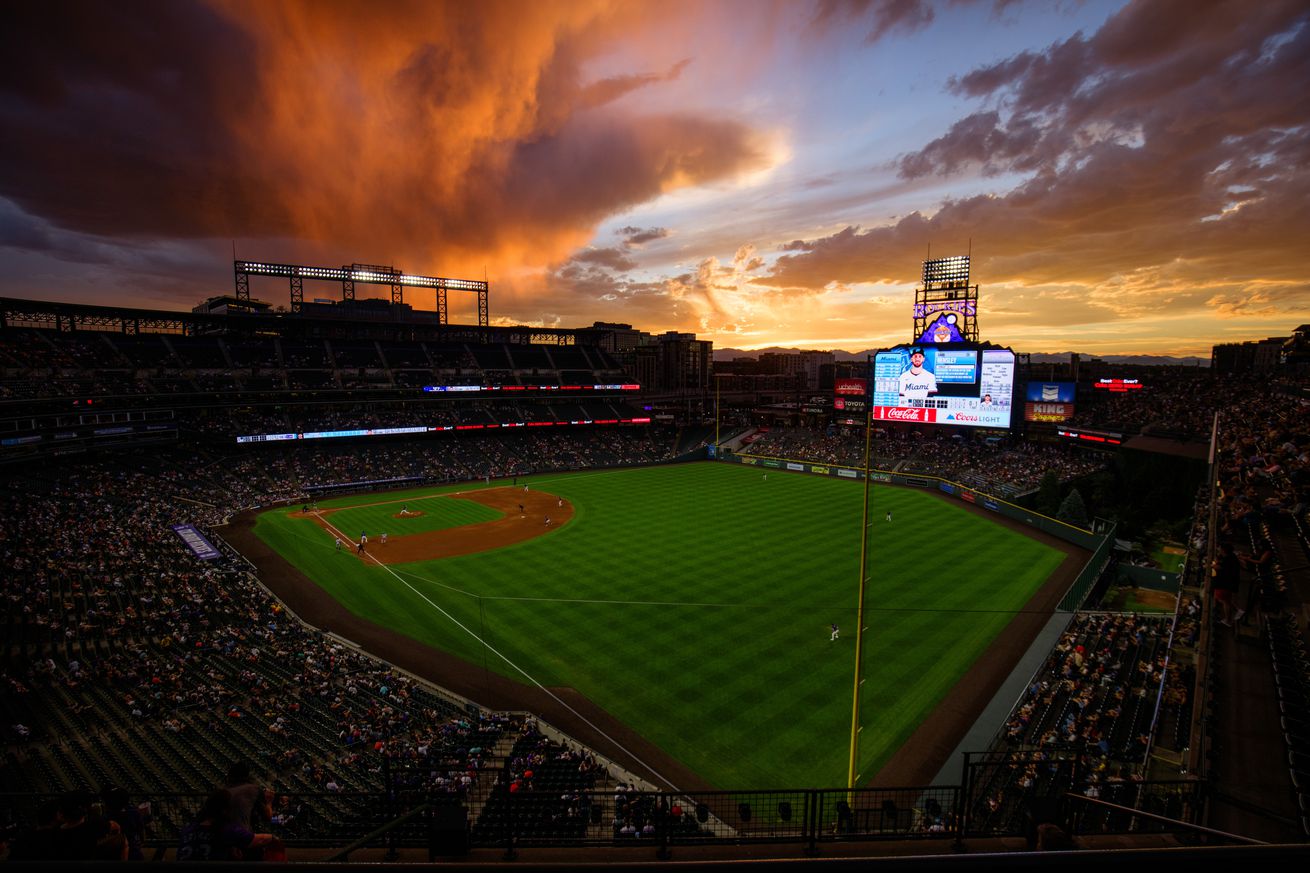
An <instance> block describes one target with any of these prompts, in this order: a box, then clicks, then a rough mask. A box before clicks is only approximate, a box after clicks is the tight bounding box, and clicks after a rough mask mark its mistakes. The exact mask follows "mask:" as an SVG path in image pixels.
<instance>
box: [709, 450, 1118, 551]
mask: <svg viewBox="0 0 1310 873" xmlns="http://www.w3.org/2000/svg"><path fill="white" fill-rule="evenodd" d="M718 455H719V457H718V460H720V461H725V462H728V463H733V464H744V465H747V466H754V467H761V468H763V469H769V470H787V471H789V472H793V473H809V474H811V475H815V476H836V477H838V478H841V479H854V480H860V479H863V478H864V470H863V469H862V468H860V467H850V466H845V465H842V464H817V463H814V462H812V461H795V460H791V459H790V458H775V457H771V456H769V455H751V454H738V453H736V452H732V451H720V452H719V453H718ZM869 476H870V478H871V479H872V480H873V481H874V482H882V483H884V484H887V485H909V486H912V487H915V488H931V489H936V490H938V491H941V492H942V493H944V494H950V495H951V496H953V497H958V498H959V499H960V500H962V501H964V502H965V503H972V504H974V505H975V506H981V507H983V508H984V509H989V510H991V511H992V512H995V513H997V514H998V515H1003V516H1005V517H1006V518H1011V519H1014V520H1015V521H1021V522H1023V523H1024V524H1026V525H1028V526H1029V527H1035V528H1037V529H1038V530H1040V531H1042V532H1043V533H1048V534H1051V535H1052V536H1056V537H1059V538H1060V539H1062V540H1064V541H1065V542H1069V543H1073V544H1074V545H1076V546H1078V547H1080V548H1084V549H1087V550H1089V551H1094V550H1095V549H1096V548H1097V547H1098V546H1100V545H1101V544H1102V543H1103V542H1104V541H1105V539H1106V538H1105V537H1104V536H1100V535H1098V534H1094V533H1092V532H1091V531H1089V530H1084V529H1083V528H1080V527H1075V526H1073V525H1071V524H1067V523H1065V522H1063V521H1060V520H1059V519H1055V518H1050V517H1049V516H1045V515H1042V514H1041V513H1037V512H1033V511H1032V510H1031V509H1025V508H1024V507H1022V506H1018V505H1017V504H1014V503H1010V502H1009V501H1007V500H1003V499H1001V498H1000V497H997V496H995V495H992V494H987V493H986V492H983V491H980V490H978V489H977V488H972V487H970V486H968V485H961V484H960V483H958V482H952V481H950V480H948V479H942V478H940V477H937V476H928V475H924V474H919V473H897V472H894V471H891V470H877V469H875V470H872V471H871V472H870V473H869Z"/></svg>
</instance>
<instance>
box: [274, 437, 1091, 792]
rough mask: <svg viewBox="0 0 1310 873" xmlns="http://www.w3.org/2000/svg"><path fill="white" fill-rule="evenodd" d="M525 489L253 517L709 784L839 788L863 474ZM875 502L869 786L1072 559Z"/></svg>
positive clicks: (423, 622) (389, 616)
mask: <svg viewBox="0 0 1310 873" xmlns="http://www.w3.org/2000/svg"><path fill="white" fill-rule="evenodd" d="M528 484H529V487H528V490H527V491H524V489H523V486H522V483H521V482H520V483H519V484H518V485H511V484H510V483H509V482H498V481H494V480H493V481H492V482H491V483H490V484H489V485H487V484H483V483H475V484H464V485H462V486H452V487H447V488H430V489H424V490H422V491H411V492H387V493H384V494H371V495H354V496H350V497H343V498H339V499H335V500H330V501H329V500H325V501H322V502H320V503H319V505H318V511H317V512H311V513H309V514H308V515H306V514H305V513H303V512H302V511H301V507H299V506H296V507H289V508H286V509H276V510H270V511H266V512H264V513H262V514H261V515H259V516H258V518H257V519H256V520H255V523H254V534H255V536H256V537H258V539H259V540H261V541H262V542H263V543H265V544H267V546H269V547H271V549H272V550H273V551H274V552H276V553H277V554H278V555H280V556H281V557H282V558H285V559H286V561H288V562H290V564H291V565H293V566H294V567H295V568H296V569H297V570H298V571H299V572H300V573H301V574H303V575H304V576H305V577H307V578H308V579H309V580H312V582H313V583H314V584H316V585H317V586H319V587H320V588H321V589H322V591H323V592H325V593H326V595H327V596H328V597H330V598H334V599H335V600H336V601H338V602H339V603H340V604H341V605H342V606H344V607H345V609H346V610H349V611H350V612H351V613H354V614H355V615H357V616H360V617H362V618H364V619H367V620H370V621H371V622H374V623H376V624H377V625H381V626H384V627H386V628H390V629H393V630H394V631H396V632H398V633H399V634H403V635H406V636H408V637H410V638H412V639H413V640H417V641H418V642H420V643H424V644H426V645H429V646H431V647H433V648H435V649H439V650H442V651H444V652H447V653H450V654H451V655H453V656H456V657H457V658H459V659H461V660H462V661H463V662H464V663H465V666H464V667H463V668H462V669H463V670H464V671H465V672H466V673H467V674H469V675H470V676H472V675H475V674H477V673H483V674H485V675H498V676H501V677H507V678H509V679H512V680H515V681H517V682H520V683H524V684H526V685H529V686H533V687H544V688H547V689H551V690H552V693H558V694H560V695H564V694H566V693H567V694H576V695H580V696H582V697H585V698H586V699H587V700H588V701H590V702H592V703H594V704H595V705H596V706H598V707H600V708H602V709H603V710H604V711H605V712H607V713H609V714H610V715H612V716H613V717H614V718H615V719H617V720H619V721H620V722H622V723H623V724H624V725H626V726H627V727H628V728H631V729H632V730H633V731H635V732H636V733H637V734H639V735H640V736H641V737H643V738H644V739H645V740H648V741H649V742H650V743H652V744H654V746H656V747H658V748H659V749H660V750H661V751H662V752H663V753H666V754H667V755H669V756H670V757H671V758H672V759H675V760H676V761H678V762H680V763H681V764H683V765H685V766H686V767H687V768H688V769H689V770H691V771H692V772H694V773H696V774H698V775H699V776H700V777H702V778H703V779H704V780H705V782H707V783H709V784H711V785H716V786H719V787H724V788H742V789H744V788H781V787H832V786H839V785H843V784H845V780H846V775H847V758H848V740H849V735H850V725H851V692H852V676H853V671H854V666H855V665H854V658H855V632H856V627H855V615H856V585H857V581H858V573H859V562H860V532H861V530H860V528H861V518H862V499H863V491H864V489H863V487H862V485H860V484H859V483H855V482H851V481H848V480H839V479H829V478H825V477H821V476H807V475H799V474H787V473H782V472H778V471H773V472H772V473H770V474H769V475H767V478H766V476H765V475H764V474H763V473H762V472H761V471H760V470H759V469H757V468H751V467H743V466H737V465H731V464H715V463H708V462H706V463H694V464H682V465H673V466H664V467H648V468H638V469H627V470H614V471H594V472H580V473H569V474H559V475H543V476H537V477H533V478H532V479H530V480H528ZM520 506H521V507H522V509H521V510H520ZM888 512H891V514H892V518H891V520H890V521H889V520H887V513H888ZM547 517H549V518H550V524H549V525H548V524H546V518H547ZM869 518H870V537H869V540H870V552H869V584H868V594H867V599H866V627H867V628H868V629H867V631H866V636H865V683H864V685H863V705H862V712H861V724H862V725H863V730H862V731H861V734H860V737H861V740H860V772H861V774H862V778H864V779H867V778H869V776H871V775H872V774H873V773H874V772H876V771H877V770H878V769H879V767H881V766H882V765H883V764H884V763H885V762H887V761H888V759H889V758H890V757H891V756H892V755H893V754H894V753H895V752H896V750H897V749H898V748H900V747H901V745H902V744H903V743H904V742H905V741H906V739H907V738H908V737H910V736H911V734H912V733H913V732H915V730H916V728H918V727H919V726H920V724H921V723H922V722H924V720H925V719H927V718H929V716H930V715H931V714H932V713H933V712H934V709H935V708H937V706H938V704H939V703H940V702H941V701H942V700H943V699H944V698H945V697H946V695H947V694H948V692H951V691H952V689H953V688H955V687H956V686H957V683H959V682H960V679H961V677H963V676H964V675H965V674H966V672H967V671H968V670H969V669H970V667H971V666H972V665H974V663H975V661H977V660H978V659H979V656H980V655H982V654H983V653H984V652H985V651H986V650H987V649H988V647H989V646H990V645H991V644H992V643H993V641H994V640H995V639H996V638H997V636H998V634H1000V633H1001V632H1002V631H1003V630H1004V629H1005V628H1006V627H1007V625H1009V624H1010V622H1011V620H1012V619H1013V618H1014V617H1015V616H1016V614H1017V613H1018V612H1019V611H1021V610H1022V609H1023V608H1024V606H1025V604H1028V603H1029V601H1030V599H1031V598H1032V597H1033V595H1034V593H1035V592H1036V591H1037V590H1038V589H1039V588H1040V587H1041V586H1042V585H1043V583H1045V582H1046V581H1047V580H1048V578H1049V577H1050V576H1051V575H1052V573H1053V572H1054V571H1055V569H1056V568H1057V567H1058V566H1059V565H1060V564H1061V562H1062V560H1063V559H1064V557H1065V555H1064V554H1063V553H1062V552H1060V551H1059V550H1057V549H1055V548H1053V547H1051V546H1049V545H1045V544H1043V543H1041V542H1038V541H1037V540H1035V539H1033V538H1030V537H1029V536H1027V535H1025V534H1024V533H1022V532H1020V531H1018V530H1015V529H1013V528H1012V527H1006V526H1002V525H1000V524H998V523H997V522H996V521H994V520H993V519H991V518H989V517H988V516H987V514H985V513H984V512H979V511H970V510H968V509H966V508H965V507H964V506H963V505H961V504H958V503H955V502H953V501H949V500H943V499H940V498H938V497H937V496H935V495H932V494H929V493H923V492H919V491H915V490H912V489H906V488H892V487H886V486H877V485H875V486H874V488H873V490H872V499H871V509H870V515H869ZM361 533H367V534H368V544H367V546H366V547H365V552H364V554H363V555H360V554H358V546H357V542H358V540H359V538H360V534H361ZM383 533H386V534H387V542H386V543H385V544H383V543H381V542H380V540H381V535H382V534H383ZM338 538H340V539H341V540H342V541H343V545H342V547H341V548H338V547H337V545H336V543H335V540H336V539H338ZM833 624H836V625H838V626H839V628H840V633H839V635H838V638H837V639H836V640H833V639H831V636H832V634H831V632H830V627H831V625H833ZM472 684H474V685H476V682H473V683H472ZM570 689H571V690H570ZM474 696H475V697H476V695H474Z"/></svg>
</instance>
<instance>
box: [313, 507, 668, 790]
mask: <svg viewBox="0 0 1310 873" xmlns="http://www.w3.org/2000/svg"><path fill="white" fill-rule="evenodd" d="M315 514H318V513H315ZM318 515H319V520H320V521H322V522H323V524H325V525H326V526H327V527H328V528H330V529H331V530H332V531H333V532H334V533H336V535H337V536H339V537H341V538H342V539H343V540H345V541H346V542H349V538H348V537H346V536H345V534H343V533H342V532H341V531H340V530H338V529H337V528H335V527H333V526H332V524H331V523H330V522H329V521H327V519H325V518H323V517H322V515H321V514H318ZM364 554H365V555H367V556H368V557H369V558H370V559H371V560H372V561H373V563H374V564H377V565H378V566H379V567H381V568H382V569H383V570H386V571H387V572H388V573H390V574H391V575H392V576H393V577H395V579H396V581H397V582H399V583H400V584H401V585H404V586H405V587H406V588H408V589H409V590H410V591H413V592H414V593H415V594H417V595H418V596H419V597H421V598H422V599H423V601H424V602H425V603H427V604H428V605H429V606H431V607H432V608H433V609H435V610H436V611H437V612H440V613H441V614H442V615H444V616H445V617H446V618H448V619H450V620H451V621H452V622H454V624H455V626H456V627H458V628H459V629H460V630H462V631H464V632H465V633H466V634H468V635H469V636H471V637H473V639H475V640H477V641H478V642H479V643H481V644H482V645H483V646H485V647H486V648H487V649H488V650H489V651H491V652H493V653H494V654H495V655H496V657H498V658H500V659H501V660H502V661H504V662H505V663H506V664H509V665H510V666H511V667H513V668H514V669H515V670H517V671H518V672H520V673H522V674H523V676H524V677H525V678H526V679H527V680H528V681H529V682H531V683H532V684H533V685H535V686H537V687H538V688H540V689H541V690H542V691H544V692H545V693H546V694H548V695H550V697H551V698H552V699H554V701H555V702H556V703H558V704H559V705H560V706H562V707H564V708H565V709H567V710H568V711H569V712H571V713H573V714H574V715H576V716H577V717H578V718H579V719H580V720H581V721H582V723H583V724H585V725H587V726H588V727H590V728H591V729H592V730H594V731H595V732H596V733H598V734H600V735H601V736H602V737H604V738H605V739H607V740H609V741H610V742H611V743H613V744H614V746H615V747H616V748H619V749H622V750H623V752H624V754H626V755H628V756H629V757H630V758H632V760H634V761H636V762H637V763H638V764H640V765H641V766H643V767H645V768H646V771H647V772H648V773H651V774H652V775H654V776H655V778H657V779H659V780H660V781H661V782H663V783H664V784H665V785H667V786H669V787H670V788H672V789H673V790H674V791H678V790H679V789H678V786H676V785H674V784H673V783H672V782H670V781H669V780H668V779H667V778H665V776H664V774H662V773H660V772H659V771H658V770H656V769H655V768H654V767H652V766H651V765H649V764H647V763H646V762H645V761H643V760H642V759H641V758H639V757H637V755H636V754H635V753H633V752H632V751H631V750H630V749H628V747H627V746H624V745H623V744H622V743H620V742H619V741H618V740H616V739H614V738H613V737H611V736H610V735H609V734H607V733H605V731H604V730H602V729H601V728H600V727H599V726H598V725H596V724H595V723H594V722H592V721H591V719H589V718H587V717H586V716H585V715H583V714H582V713H580V712H578V711H577V710H576V709H574V708H573V707H571V706H569V705H568V703H566V702H565V701H563V700H561V699H560V698H559V696H558V695H556V694H555V692H553V691H551V690H550V689H549V688H547V687H546V686H545V685H542V684H541V683H540V682H538V681H537V680H536V679H535V678H534V677H533V676H532V675H531V674H529V673H528V671H526V670H524V669H523V668H522V667H520V666H519V665H518V664H515V663H514V662H513V661H511V660H510V659H509V658H507V657H506V656H505V655H504V653H502V652H501V651H500V650H498V649H497V648H496V647H495V646H493V645H491V644H490V643H488V642H487V641H486V640H484V639H483V638H482V637H480V636H478V635H477V634H476V633H474V632H473V631H472V629H470V628H468V627H466V626H465V625H464V623H463V622H461V621H460V620H459V619H457V618H455V616H453V615H451V614H450V613H449V612H446V610H444V609H442V608H441V606H440V605H439V604H437V603H435V602H433V601H432V600H431V599H430V598H429V597H428V596H427V595H426V594H424V593H423V592H422V591H419V590H418V589H417V588H415V587H414V586H413V585H411V584H409V583H408V582H406V581H405V580H404V579H402V578H400V575H399V574H398V573H396V571H394V570H392V569H391V568H390V567H389V566H387V565H386V564H384V563H382V562H381V561H379V560H378V559H377V558H375V557H373V556H372V555H369V554H368V551H367V550H365V552H364Z"/></svg>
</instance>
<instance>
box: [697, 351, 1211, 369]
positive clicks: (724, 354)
mask: <svg viewBox="0 0 1310 873" xmlns="http://www.w3.org/2000/svg"><path fill="white" fill-rule="evenodd" d="M801 351H808V350H807V349H784V348H781V347H779V346H769V347H768V348H767V349H751V350H750V351H745V350H742V349H715V350H714V360H716V361H731V360H733V359H734V358H754V359H757V360H758V359H759V357H760V355H764V354H769V353H773V354H785V353H792V354H794V353H796V352H801ZM876 351H878V350H877V349H864V350H863V351H859V352H848V351H845V350H843V349H834V350H833V352H832V354H833V357H834V358H836V359H837V360H838V361H863V360H867V359H868V357H869V355H872V354H874V353H875V352H876ZM1071 354H1074V353H1073V352H1054V353H1034V354H1032V355H1030V356H1029V360H1030V361H1031V362H1032V363H1034V364H1067V363H1069V356H1070V355H1071ZM1077 354H1078V356H1079V357H1080V358H1081V359H1082V360H1083V361H1084V362H1086V361H1089V360H1091V359H1092V358H1098V359H1099V360H1102V361H1105V362H1106V363H1107V364H1124V365H1133V366H1141V367H1209V366H1210V359H1209V358H1197V357H1185V358H1176V357H1173V356H1171V355H1093V354H1089V353H1087V352H1078V353H1077Z"/></svg>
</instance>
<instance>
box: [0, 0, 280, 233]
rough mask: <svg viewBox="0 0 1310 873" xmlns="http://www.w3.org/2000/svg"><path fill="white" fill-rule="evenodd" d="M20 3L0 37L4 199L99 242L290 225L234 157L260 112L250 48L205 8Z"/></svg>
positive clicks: (10, 10) (0, 189) (0, 188)
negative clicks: (238, 133) (238, 139)
mask: <svg viewBox="0 0 1310 873" xmlns="http://www.w3.org/2000/svg"><path fill="white" fill-rule="evenodd" d="M124 13H125V7H124V6H123V5H121V4H108V3H94V2H87V3H81V2H79V3H16V4H11V5H8V6H7V7H6V10H5V16H6V22H5V27H3V28H0V59H2V60H0V65H3V66H2V70H3V73H2V74H0V95H2V96H3V99H0V127H3V129H4V130H5V131H6V135H5V136H3V137H0V195H2V196H5V197H8V198H10V199H11V200H13V201H14V202H16V203H18V204H19V205H20V206H21V207H22V208H23V209H24V210H26V211H28V212H30V213H32V214H36V215H40V216H41V217H43V218H45V219H48V220H49V221H51V222H52V223H54V224H56V225H58V226H60V227H64V228H71V229H74V230H78V231H83V232H89V233H101V234H110V233H113V234H127V235H135V234H153V233H159V232H161V231H166V232H168V233H169V234H171V235H175V236H181V237H185V236H195V235H200V234H204V233H207V232H209V231H211V230H212V229H213V228H214V227H216V226H220V227H223V228H224V229H229V228H231V227H233V226H237V225H239V226H242V227H250V228H252V229H254V230H256V231H258V230H260V229H270V228H273V227H277V226H279V225H280V224H282V223H283V222H284V221H285V219H286V216H285V215H284V214H282V213H281V212H280V210H279V208H278V206H277V205H276V204H275V203H272V202H270V201H268V200H266V199H265V198H264V197H263V196H262V195H261V191H260V188H261V185H260V181H259V180H258V179H257V178H253V177H251V176H249V175H247V174H246V172H245V171H244V169H243V167H242V166H241V165H240V164H239V163H234V162H232V160H231V157H232V153H233V151H234V148H235V144H234V138H233V136H232V135H231V131H230V129H229V127H228V125H227V121H228V120H229V119H231V118H232V117H234V116H237V115H239V114H241V113H249V114H250V115H251V116H253V117H255V118H258V116H259V114H260V112H261V107H260V106H259V105H258V104H257V103H256V104H255V105H251V102H250V101H251V100H252V99H253V98H257V96H258V89H257V88H256V87H255V76H254V74H253V72H252V70H251V66H250V58H251V55H252V53H253V52H254V51H255V46H254V44H253V42H252V41H251V40H250V39H249V38H248V37H247V36H246V35H245V34H244V33H243V32H242V31H241V30H240V29H238V28H236V27H234V26H232V25H231V24H230V23H229V22H228V21H226V20H225V19H224V18H222V17H221V16H219V15H217V14H215V13H213V12H212V11H211V10H209V9H207V8H205V7H204V6H201V5H195V4H182V3H171V2H142V3H135V4H133V5H132V7H131V14H124Z"/></svg>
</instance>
